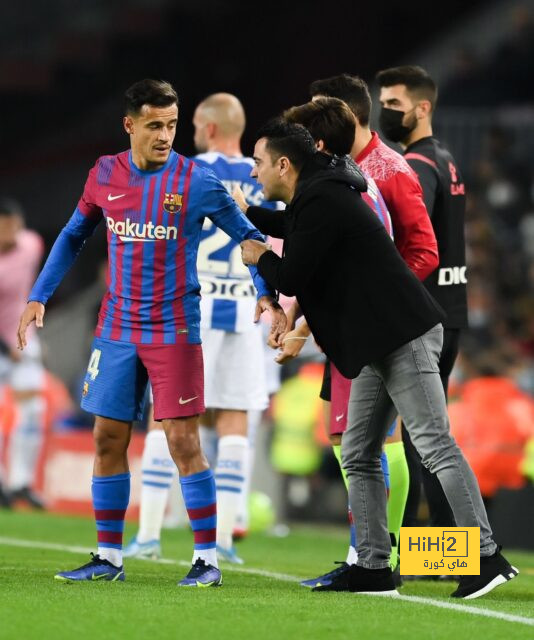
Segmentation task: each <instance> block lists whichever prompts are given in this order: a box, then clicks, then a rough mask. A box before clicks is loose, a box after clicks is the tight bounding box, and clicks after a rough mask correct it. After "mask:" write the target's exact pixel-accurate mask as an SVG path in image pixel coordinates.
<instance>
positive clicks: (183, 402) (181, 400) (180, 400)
mask: <svg viewBox="0 0 534 640" xmlns="http://www.w3.org/2000/svg"><path fill="white" fill-rule="evenodd" d="M197 398H198V396H193V397H192V398H187V400H184V399H183V398H182V396H180V399H179V400H178V402H179V403H180V404H187V403H188V402H193V400H196V399H197Z"/></svg>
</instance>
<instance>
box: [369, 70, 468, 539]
mask: <svg viewBox="0 0 534 640" xmlns="http://www.w3.org/2000/svg"><path fill="white" fill-rule="evenodd" d="M377 80H378V84H379V85H380V104H381V105H382V110H381V112H380V128H381V129H382V132H383V133H384V135H385V136H386V138H388V139H389V140H391V141H392V142H398V143H400V144H401V145H402V147H403V149H404V157H405V158H406V160H407V161H408V164H409V165H410V166H411V167H412V169H413V170H414V171H415V172H416V173H417V176H418V178H419V182H420V183H421V186H422V187H423V194H424V199H425V204H426V208H427V210H428V214H429V216H430V219H431V221H432V225H433V227H434V231H435V233H436V238H437V241H438V247H439V268H438V269H437V270H436V271H434V272H433V273H432V274H431V275H430V276H429V277H428V278H426V280H425V281H424V284H425V286H426V287H427V289H428V290H429V291H430V293H431V294H432V295H433V296H434V298H435V299H436V300H437V301H438V302H439V303H440V304H441V306H442V308H443V309H444V310H445V312H446V314H447V318H446V320H445V322H444V323H443V326H444V338H443V349H442V351H441V356H440V360H439V371H440V376H441V381H442V383H443V389H444V391H445V397H447V392H448V386H449V375H450V373H451V371H452V367H453V365H454V361H455V360H456V356H457V355H458V342H459V336H460V330H461V329H463V328H465V327H467V291H466V283H467V277H466V265H465V239H464V221H465V186H464V183H463V179H462V176H461V173H460V171H459V170H458V167H457V164H456V162H455V160H454V158H453V157H452V155H451V154H450V152H449V151H448V150H447V149H446V148H445V147H444V146H443V145H442V144H441V143H440V142H439V140H437V139H436V138H434V137H433V134H432V115H433V113H434V110H435V108H436V101H437V93H438V92H437V87H436V85H435V83H434V81H433V80H432V78H431V77H430V76H429V75H428V73H427V72H426V71H425V70H424V69H422V68H421V67H417V66H403V67H394V68H391V69H385V70H384V71H380V73H378V75H377ZM402 437H403V440H404V446H405V449H406V458H407V461H408V466H409V469H410V479H411V482H410V492H409V496H408V502H407V506H406V513H405V516H404V525H405V526H416V525H417V522H418V521H417V509H418V506H419V498H420V491H421V480H422V481H423V485H424V488H425V494H426V497H427V501H428V506H429V511H430V524H431V526H434V527H439V526H441V527H446V526H454V524H455V523H454V519H453V516H452V512H451V509H450V506H449V503H448V502H447V499H446V497H445V494H444V493H443V489H442V488H441V484H440V483H439V480H438V479H437V478H436V476H435V475H434V474H432V473H430V472H429V471H428V470H427V469H426V468H425V467H424V466H423V465H422V464H421V458H420V457H419V455H418V454H417V451H416V449H415V447H414V446H413V444H412V442H411V440H410V436H409V434H408V432H407V431H406V429H405V428H403V431H402Z"/></svg>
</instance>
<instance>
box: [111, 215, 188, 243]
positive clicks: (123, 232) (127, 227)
mask: <svg viewBox="0 0 534 640" xmlns="http://www.w3.org/2000/svg"><path fill="white" fill-rule="evenodd" d="M106 224H107V227H108V229H109V230H110V231H111V233H114V234H115V235H116V236H119V238H120V239H121V240H122V241H123V242H154V241H155V240H176V239H177V238H178V227H170V226H169V227H165V226H164V225H162V224H157V225H155V224H154V223H153V222H146V223H143V224H140V223H139V222H133V221H132V220H130V218H126V220H118V221H115V220H114V219H113V218H112V217H110V216H108V217H107V218H106Z"/></svg>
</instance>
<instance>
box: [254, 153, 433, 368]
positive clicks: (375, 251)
mask: <svg viewBox="0 0 534 640" xmlns="http://www.w3.org/2000/svg"><path fill="white" fill-rule="evenodd" d="M366 188H367V187H366V183H365V179H364V178H363V176H362V175H361V174H360V173H359V171H358V169H357V167H356V165H355V164H354V163H353V162H352V161H351V160H350V159H348V158H336V157H331V156H327V155H324V154H322V153H317V154H316V155H315V156H314V158H313V160H310V161H309V162H308V163H307V164H306V165H305V166H304V167H303V168H302V170H301V172H300V176H299V180H298V182H297V188H296V190H295V195H294V197H293V200H292V201H291V203H290V204H289V205H288V207H287V208H286V210H285V211H280V212H273V211H269V210H267V209H262V208H260V207H249V209H248V210H247V216H248V217H249V219H250V221H251V222H252V223H253V224H254V225H255V226H256V227H257V228H258V229H259V230H260V231H261V232H262V233H265V234H267V235H271V236H274V237H278V238H284V240H285V242H284V256H283V258H279V257H278V256H277V255H276V254H275V253H273V252H272V251H267V252H265V253H264V254H263V255H262V256H261V258H260V259H259V262H258V270H259V272H260V274H261V275H262V276H263V278H264V279H265V280H266V281H267V282H268V283H269V284H270V285H271V286H273V287H274V288H275V289H277V290H278V291H280V292H281V293H284V294H286V295H288V296H296V297H297V301H298V303H299V305H300V307H301V309H302V312H303V313H304V316H305V317H306V320H307V321H308V324H309V326H310V329H311V331H312V333H313V335H314V338H315V340H316V341H317V343H318V344H319V346H320V347H321V349H322V350H323V351H324V352H325V354H326V355H327V356H328V357H329V358H330V359H331V360H332V362H333V363H334V364H335V365H336V367H337V368H338V369H339V371H340V372H341V373H342V374H343V375H344V376H345V377H347V378H355V377H356V376H357V375H358V374H359V373H360V371H361V369H362V367H364V366H365V365H367V364H369V363H371V362H373V361H375V360H377V359H379V358H381V357H383V356H385V355H387V354H388V353H390V352H392V351H394V350H395V349H397V348H398V347H400V346H402V345H403V344H406V343H407V342H409V341H410V340H412V339H413V338H416V337H418V336H420V335H422V334H423V333H425V332H426V331H427V330H428V329H430V328H431V327H433V326H434V325H436V324H437V323H438V322H441V321H442V320H443V319H444V314H443V311H442V309H441V308H440V307H439V305H438V304H437V303H436V302H435V300H434V299H433V298H432V296H431V295H430V294H429V293H428V292H427V291H426V289H425V288H424V286H423V285H422V284H421V283H420V282H419V280H418V279H417V278H416V277H415V276H414V275H413V274H412V272H411V271H410V270H409V268H408V267H407V266H406V264H405V262H404V260H403V259H402V258H401V256H400V254H399V253H398V251H397V249H396V248H395V245H394V244H393V241H392V240H391V239H390V237H389V236H388V234H387V232H386V230H385V229H384V226H383V225H382V223H381V222H380V220H379V219H378V217H377V216H376V215H375V214H374V212H373V211H372V210H371V209H370V208H369V207H368V206H367V205H366V204H365V202H364V201H363V200H362V198H361V195H360V192H361V191H365V190H366Z"/></svg>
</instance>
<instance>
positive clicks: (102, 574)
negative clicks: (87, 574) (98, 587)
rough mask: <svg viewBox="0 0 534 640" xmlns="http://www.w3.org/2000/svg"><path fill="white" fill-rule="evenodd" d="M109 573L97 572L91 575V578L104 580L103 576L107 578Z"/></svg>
mask: <svg viewBox="0 0 534 640" xmlns="http://www.w3.org/2000/svg"><path fill="white" fill-rule="evenodd" d="M107 575H109V574H107V573H101V574H100V575H99V576H95V574H94V573H93V575H92V576H91V580H102V578H105V577H106V576H107Z"/></svg>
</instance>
